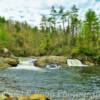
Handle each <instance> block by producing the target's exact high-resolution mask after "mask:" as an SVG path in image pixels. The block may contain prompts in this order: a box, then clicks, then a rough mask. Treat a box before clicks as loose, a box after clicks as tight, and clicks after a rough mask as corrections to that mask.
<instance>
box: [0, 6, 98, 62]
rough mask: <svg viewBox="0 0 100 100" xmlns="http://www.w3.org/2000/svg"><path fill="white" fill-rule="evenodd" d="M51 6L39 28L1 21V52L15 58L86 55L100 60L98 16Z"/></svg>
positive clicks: (3, 19) (73, 7)
mask: <svg viewBox="0 0 100 100" xmlns="http://www.w3.org/2000/svg"><path fill="white" fill-rule="evenodd" d="M84 16H85V17H84V20H82V19H80V17H79V9H78V8H77V7H76V6H75V5H73V6H72V7H71V9H70V10H66V9H64V7H62V6H60V7H55V6H52V7H51V9H50V13H49V15H42V16H41V23H40V27H37V26H35V27H31V26H29V25H28V24H27V23H26V22H25V23H24V22H23V23H21V22H18V21H12V20H5V18H4V17H0V48H2V47H6V48H8V49H9V50H11V51H12V52H13V53H14V54H15V55H17V56H43V55H65V56H74V55H83V54H84V55H87V56H90V57H92V58H94V59H97V60H100V16H98V15H97V14H96V12H95V11H94V10H92V9H88V10H87V12H85V15H84Z"/></svg>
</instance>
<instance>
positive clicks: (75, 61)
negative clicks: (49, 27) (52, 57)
mask: <svg viewBox="0 0 100 100" xmlns="http://www.w3.org/2000/svg"><path fill="white" fill-rule="evenodd" d="M67 64H68V66H88V65H85V64H82V62H81V61H80V60H78V59H67Z"/></svg>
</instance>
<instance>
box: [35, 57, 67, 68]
mask: <svg viewBox="0 0 100 100" xmlns="http://www.w3.org/2000/svg"><path fill="white" fill-rule="evenodd" d="M66 59H67V58H66V57H64V56H44V57H40V58H38V59H37V60H36V61H35V62H34V65H35V66H38V67H45V66H46V65H47V64H60V65H61V64H66Z"/></svg>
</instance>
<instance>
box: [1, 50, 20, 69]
mask: <svg viewBox="0 0 100 100" xmlns="http://www.w3.org/2000/svg"><path fill="white" fill-rule="evenodd" d="M17 64H19V61H18V59H17V58H16V57H15V56H14V55H13V54H12V53H11V52H10V51H9V50H8V49H7V48H0V69H1V68H8V67H10V66H17Z"/></svg>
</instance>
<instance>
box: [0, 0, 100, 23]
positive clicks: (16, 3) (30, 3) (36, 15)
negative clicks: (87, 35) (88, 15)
mask: <svg viewBox="0 0 100 100" xmlns="http://www.w3.org/2000/svg"><path fill="white" fill-rule="evenodd" d="M73 4H76V5H77V6H78V7H79V8H80V15H81V16H83V14H84V12H85V11H86V10H87V9H88V8H94V9H95V10H96V11H97V12H98V13H99V12H100V9H99V7H100V3H99V2H96V1H95V0H2V1H0V15H1V16H5V17H6V18H7V19H9V18H12V19H14V20H19V21H27V22H29V23H31V24H38V23H39V22H40V14H42V13H45V14H46V13H48V11H49V8H50V7H51V6H52V5H57V6H60V5H62V6H64V7H65V8H66V9H69V8H70V7H71V6H72V5H73Z"/></svg>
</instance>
